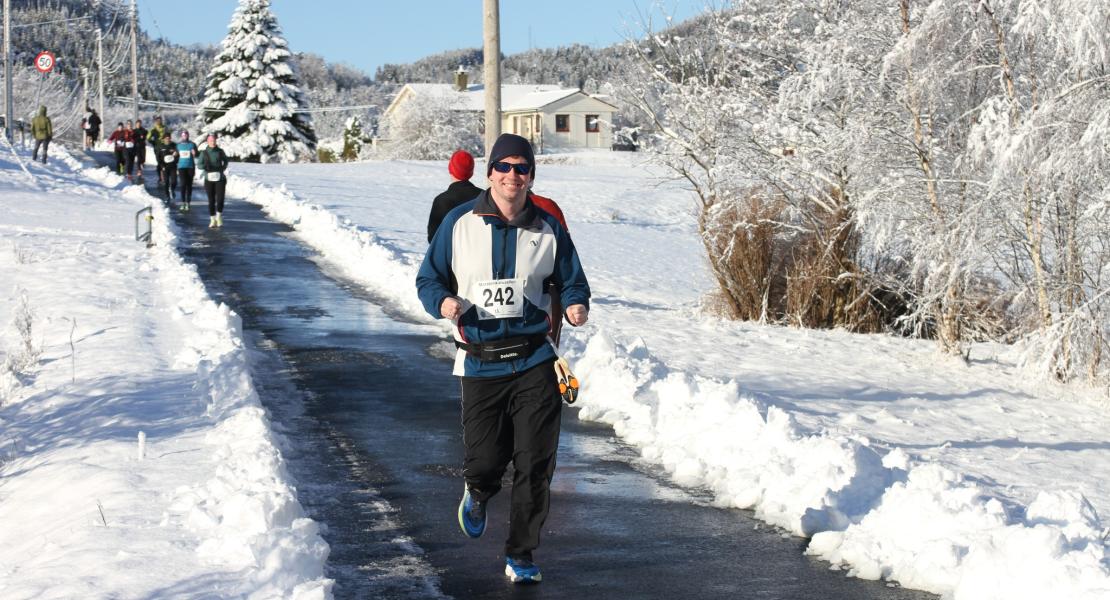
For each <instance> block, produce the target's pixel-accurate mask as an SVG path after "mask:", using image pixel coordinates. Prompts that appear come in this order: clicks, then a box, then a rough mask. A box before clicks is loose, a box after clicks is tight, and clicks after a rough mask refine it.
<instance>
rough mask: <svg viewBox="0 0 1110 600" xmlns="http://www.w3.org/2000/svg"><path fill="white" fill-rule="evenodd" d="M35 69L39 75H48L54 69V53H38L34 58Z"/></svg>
mask: <svg viewBox="0 0 1110 600" xmlns="http://www.w3.org/2000/svg"><path fill="white" fill-rule="evenodd" d="M35 68H36V69H38V72H39V73H49V72H50V70H51V69H53V68H54V53H53V52H49V51H43V52H39V53H38V55H37V56H35Z"/></svg>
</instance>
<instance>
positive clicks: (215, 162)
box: [198, 133, 228, 227]
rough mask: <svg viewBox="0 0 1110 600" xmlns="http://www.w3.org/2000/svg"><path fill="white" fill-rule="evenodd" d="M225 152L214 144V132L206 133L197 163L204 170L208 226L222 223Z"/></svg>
mask: <svg viewBox="0 0 1110 600" xmlns="http://www.w3.org/2000/svg"><path fill="white" fill-rule="evenodd" d="M227 164H228V161H227V154H224V149H223V148H220V147H219V146H217V145H216V134H214V133H210V134H208V142H207V145H206V147H205V148H204V150H201V151H200V159H199V162H198V165H199V166H200V170H201V171H204V193H205V194H207V195H208V226H209V227H223V225H224V191H225V190H226V189H227V178H226V177H224V171H226V170H227Z"/></svg>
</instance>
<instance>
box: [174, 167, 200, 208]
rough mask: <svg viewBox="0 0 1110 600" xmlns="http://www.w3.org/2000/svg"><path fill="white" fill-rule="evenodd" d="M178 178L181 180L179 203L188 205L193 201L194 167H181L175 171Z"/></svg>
mask: <svg viewBox="0 0 1110 600" xmlns="http://www.w3.org/2000/svg"><path fill="white" fill-rule="evenodd" d="M177 173H178V177H179V178H180V179H181V201H182V202H185V203H189V202H192V201H193V175H195V174H196V169H195V168H194V167H183V168H180V169H178V170H177Z"/></svg>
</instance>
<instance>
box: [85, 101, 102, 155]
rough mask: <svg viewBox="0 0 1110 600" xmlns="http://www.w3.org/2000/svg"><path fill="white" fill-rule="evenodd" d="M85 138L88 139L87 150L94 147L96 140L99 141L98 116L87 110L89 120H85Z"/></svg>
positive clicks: (94, 112) (93, 111)
mask: <svg viewBox="0 0 1110 600" xmlns="http://www.w3.org/2000/svg"><path fill="white" fill-rule="evenodd" d="M85 125H86V126H87V128H86V129H85V136H86V138H88V144H89V148H93V147H95V146H96V142H97V140H99V139H100V115H98V114H96V111H95V110H91V109H90V110H89V118H88V119H86V120H85Z"/></svg>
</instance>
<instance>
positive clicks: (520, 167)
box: [490, 160, 532, 175]
mask: <svg viewBox="0 0 1110 600" xmlns="http://www.w3.org/2000/svg"><path fill="white" fill-rule="evenodd" d="M490 167H491V168H493V170H494V171H497V172H498V173H508V172H509V171H516V174H517V175H527V174H528V173H531V172H532V165H530V164H528V163H521V164H514V163H507V162H503V161H500V160H499V161H497V162H495V163H493V164H492V165H490Z"/></svg>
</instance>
